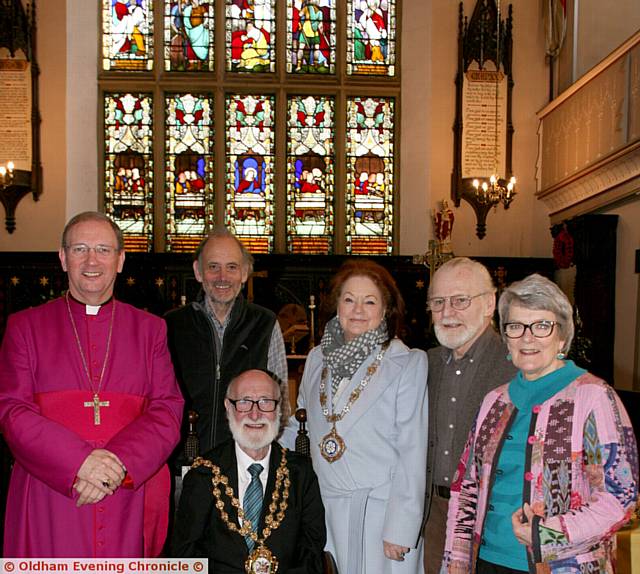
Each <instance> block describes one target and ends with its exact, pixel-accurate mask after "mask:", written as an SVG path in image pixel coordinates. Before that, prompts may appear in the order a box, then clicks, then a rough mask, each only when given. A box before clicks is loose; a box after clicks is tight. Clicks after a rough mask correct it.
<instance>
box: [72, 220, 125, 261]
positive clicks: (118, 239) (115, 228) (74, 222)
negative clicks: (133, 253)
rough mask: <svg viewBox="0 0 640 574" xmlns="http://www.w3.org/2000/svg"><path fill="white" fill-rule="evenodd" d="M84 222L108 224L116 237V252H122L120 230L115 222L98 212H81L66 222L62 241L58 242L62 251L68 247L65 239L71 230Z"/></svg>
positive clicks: (122, 243)
mask: <svg viewBox="0 0 640 574" xmlns="http://www.w3.org/2000/svg"><path fill="white" fill-rule="evenodd" d="M86 221H99V222H102V223H108V224H109V226H110V227H111V229H112V230H113V233H114V234H115V236H116V242H117V244H118V251H122V250H123V249H124V237H123V236H122V229H120V228H119V227H118V225H117V224H116V222H115V221H113V219H111V218H110V217H109V216H108V215H105V214H104V213H100V212H99V211H83V212H82V213H78V215H74V216H73V217H72V218H71V219H70V220H69V221H68V222H67V224H66V225H65V226H64V230H63V231H62V240H61V242H60V243H61V245H62V248H63V249H64V248H66V247H69V245H67V238H68V236H69V232H70V231H71V228H72V227H75V226H76V225H78V224H79V223H84V222H86Z"/></svg>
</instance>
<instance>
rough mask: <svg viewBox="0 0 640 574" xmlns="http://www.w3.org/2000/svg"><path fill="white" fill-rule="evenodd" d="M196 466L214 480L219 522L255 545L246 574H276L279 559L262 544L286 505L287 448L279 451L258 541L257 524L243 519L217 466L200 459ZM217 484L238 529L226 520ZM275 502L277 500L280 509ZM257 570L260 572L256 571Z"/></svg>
mask: <svg viewBox="0 0 640 574" xmlns="http://www.w3.org/2000/svg"><path fill="white" fill-rule="evenodd" d="M198 466H206V467H207V468H208V469H210V470H211V472H212V473H213V477H212V478H211V482H212V484H213V490H212V492H213V496H214V497H215V499H216V508H217V509H218V511H219V512H220V518H221V519H222V522H224V524H225V525H226V526H227V528H228V529H229V530H231V532H237V533H238V534H240V535H241V536H249V537H250V538H251V540H253V541H254V542H255V543H256V549H255V550H254V551H253V552H252V553H251V554H250V555H249V557H248V558H247V560H246V562H245V565H244V567H245V571H246V572H247V574H251V573H253V572H267V573H270V574H275V573H276V572H277V571H278V560H277V559H276V557H275V556H273V554H272V553H271V551H270V550H269V549H268V548H267V547H266V546H265V545H264V544H265V541H266V540H267V538H269V536H270V535H271V532H273V531H274V530H275V529H276V528H278V527H279V526H280V524H281V523H282V521H283V520H284V514H285V510H286V509H287V506H288V500H289V487H290V486H291V481H290V480H289V469H288V468H287V449H286V448H284V447H283V448H282V460H281V461H280V466H278V469H277V470H276V484H275V487H274V489H273V494H272V496H271V504H269V514H268V515H267V516H265V518H264V522H265V527H264V529H263V530H262V538H261V539H258V535H257V533H256V530H257V525H256V527H255V528H254V526H253V524H251V521H250V520H249V519H248V518H246V517H245V515H244V510H243V508H242V505H241V504H240V501H239V500H238V498H237V497H236V496H235V494H234V492H233V488H231V486H229V477H227V476H225V475H224V474H222V473H221V472H220V467H218V466H216V465H215V464H213V463H212V462H211V461H210V460H207V459H204V458H202V457H198V458H196V460H195V461H194V462H193V465H192V466H191V468H197V467H198ZM219 485H222V486H223V487H224V493H225V494H226V495H227V497H228V498H229V499H230V500H231V506H233V507H234V508H235V509H236V511H237V512H238V518H239V519H240V520H241V521H242V526H241V527H239V526H238V525H237V524H235V523H234V522H232V521H231V520H230V519H229V514H228V512H227V511H226V510H225V509H224V501H223V500H222V492H221V490H220V487H219ZM281 492H282V494H281ZM278 501H280V503H279V506H280V509H279V510H278ZM260 567H261V568H262V569H259V568H260Z"/></svg>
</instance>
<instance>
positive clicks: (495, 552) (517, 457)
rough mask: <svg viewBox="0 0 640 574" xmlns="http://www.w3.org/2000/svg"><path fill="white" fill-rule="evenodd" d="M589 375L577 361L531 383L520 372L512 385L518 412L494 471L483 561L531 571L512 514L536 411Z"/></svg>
mask: <svg viewBox="0 0 640 574" xmlns="http://www.w3.org/2000/svg"><path fill="white" fill-rule="evenodd" d="M585 372H586V371H585V370H584V369H581V368H579V367H577V366H576V365H575V363H574V362H573V361H565V362H564V366H563V367H561V368H559V369H556V370H555V371H553V372H551V373H549V374H548V375H544V376H542V377H540V378H539V379H535V380H533V381H528V380H527V379H525V378H524V376H523V375H522V371H520V372H518V374H517V375H516V376H515V378H514V379H513V380H512V381H511V382H510V383H509V397H510V398H511V402H513V404H514V405H515V407H516V409H517V411H516V414H515V418H514V419H513V422H512V424H511V426H510V427H509V428H508V429H507V430H506V433H507V434H506V436H505V437H504V441H503V443H502V449H501V450H500V453H499V456H498V464H497V465H496V467H495V471H494V472H495V480H494V483H493V488H492V490H491V496H490V498H489V507H488V509H487V515H486V519H485V522H484V528H483V531H482V544H481V546H480V558H482V559H483V560H485V561H487V562H491V563H492V564H498V565H500V566H505V567H507V568H512V569H514V570H523V571H528V570H529V564H528V562H527V550H526V547H525V546H524V545H522V544H520V543H519V542H518V540H517V539H516V536H515V534H514V533H513V527H512V526H511V515H512V514H513V513H514V512H515V511H516V510H517V509H518V508H520V507H521V506H522V501H523V488H524V473H525V456H526V450H527V439H528V437H529V428H530V426H531V416H532V412H533V411H532V409H533V407H534V406H536V405H539V404H542V403H544V402H545V401H546V400H548V399H550V398H551V397H552V396H553V395H555V394H556V393H558V392H559V391H561V390H562V389H564V388H565V387H566V386H567V385H568V384H569V383H571V381H573V380H575V379H576V378H577V377H579V376H580V375H582V374H583V373H585Z"/></svg>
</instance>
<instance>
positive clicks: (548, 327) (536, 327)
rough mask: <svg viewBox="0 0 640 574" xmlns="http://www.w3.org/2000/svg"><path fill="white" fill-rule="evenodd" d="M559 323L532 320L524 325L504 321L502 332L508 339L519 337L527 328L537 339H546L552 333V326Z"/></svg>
mask: <svg viewBox="0 0 640 574" xmlns="http://www.w3.org/2000/svg"><path fill="white" fill-rule="evenodd" d="M556 325H560V323H558V322H557V321H534V322H533V323H529V324H528V325H525V324H524V323H505V324H504V334H505V336H506V337H508V338H509V339H519V338H520V337H522V336H523V335H524V333H525V331H526V330H527V329H529V332H530V333H531V334H532V335H533V336H534V337H536V338H538V339H546V338H547V337H550V336H551V333H553V328H554V327H555V326H556Z"/></svg>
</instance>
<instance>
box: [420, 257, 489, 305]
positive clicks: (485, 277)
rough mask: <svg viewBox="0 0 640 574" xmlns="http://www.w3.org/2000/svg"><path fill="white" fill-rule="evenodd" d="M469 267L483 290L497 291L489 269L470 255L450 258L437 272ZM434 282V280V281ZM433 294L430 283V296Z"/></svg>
mask: <svg viewBox="0 0 640 574" xmlns="http://www.w3.org/2000/svg"><path fill="white" fill-rule="evenodd" d="M463 267H464V268H467V269H468V270H469V271H471V273H473V275H474V276H475V277H476V279H477V280H478V283H480V288H481V289H482V290H483V291H487V292H490V293H495V292H496V287H495V285H494V284H493V278H492V277H491V274H490V273H489V270H488V269H487V268H486V267H485V266H484V265H483V264H482V263H479V262H478V261H474V260H473V259H469V258H468V257H454V258H453V259H449V261H447V262H446V263H443V264H442V265H441V266H440V267H438V269H437V271H436V274H437V273H440V271H454V270H456V269H459V268H463ZM432 283H433V281H432ZM430 296H431V285H429V297H430Z"/></svg>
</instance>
